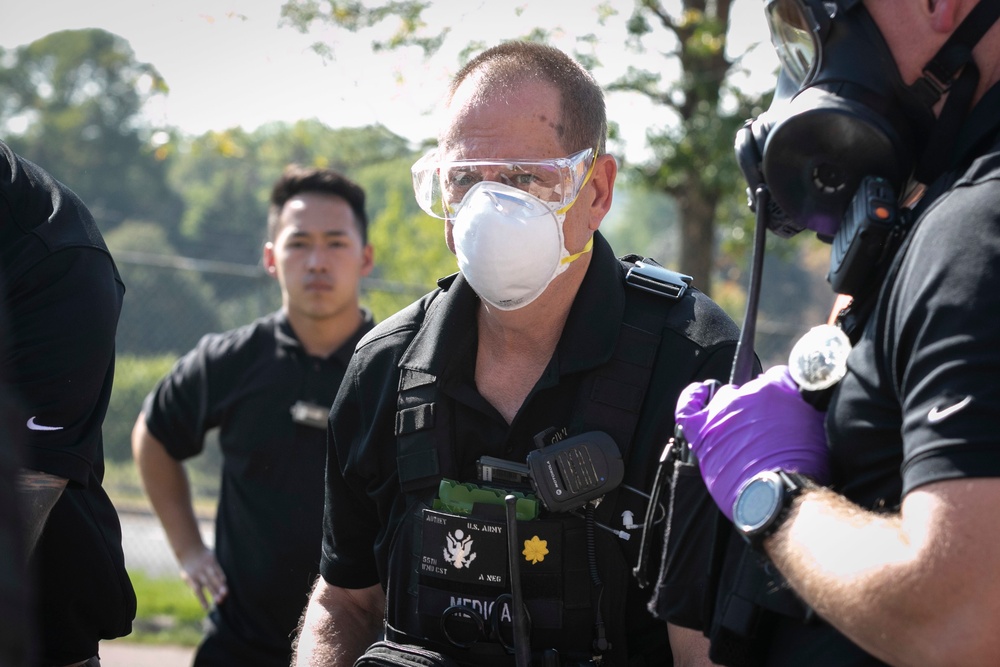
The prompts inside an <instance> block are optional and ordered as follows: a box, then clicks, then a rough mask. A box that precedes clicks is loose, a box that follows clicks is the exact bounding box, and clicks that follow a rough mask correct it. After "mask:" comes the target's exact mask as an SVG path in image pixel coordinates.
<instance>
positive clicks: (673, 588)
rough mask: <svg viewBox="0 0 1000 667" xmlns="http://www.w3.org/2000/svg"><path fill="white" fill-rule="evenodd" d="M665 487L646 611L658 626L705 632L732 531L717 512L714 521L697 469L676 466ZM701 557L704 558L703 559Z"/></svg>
mask: <svg viewBox="0 0 1000 667" xmlns="http://www.w3.org/2000/svg"><path fill="white" fill-rule="evenodd" d="M672 472H673V474H672V479H671V483H670V503H669V507H668V510H667V512H668V513H667V521H666V534H665V536H664V540H663V541H664V549H663V554H662V556H663V559H662V561H661V562H660V572H659V576H658V578H657V581H656V588H655V590H654V593H653V598H652V600H651V601H650V605H649V607H650V611H652V612H653V614H654V615H655V616H657V617H658V618H661V619H663V620H667V621H670V622H672V623H676V624H677V625H681V626H684V627H690V628H708V627H709V626H710V624H711V621H712V616H713V613H714V611H715V598H716V591H717V587H716V585H717V582H718V574H719V570H720V569H721V563H722V559H723V556H724V551H725V549H724V547H725V544H726V542H727V539H726V534H727V533H728V532H730V531H731V530H732V528H731V526H730V525H729V522H728V521H726V520H725V518H724V517H723V515H722V513H721V512H718V511H716V512H714V515H716V520H715V521H707V522H706V521H699V520H698V518H699V517H703V516H706V514H707V515H709V516H712V515H713V513H712V512H710V511H707V509H708V508H710V506H712V507H714V503H713V501H712V498H711V496H709V495H708V491H707V490H706V489H705V484H704V482H702V479H701V472H700V471H699V470H698V466H697V464H692V463H686V462H682V461H678V462H676V463H675V464H674V469H673V471H672ZM705 554H709V558H708V559H707V560H706V559H705Z"/></svg>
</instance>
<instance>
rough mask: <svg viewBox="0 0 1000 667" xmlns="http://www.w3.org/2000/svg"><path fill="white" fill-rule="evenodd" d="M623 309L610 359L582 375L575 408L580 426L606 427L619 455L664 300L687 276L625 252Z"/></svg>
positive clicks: (668, 301) (652, 354) (649, 367)
mask: <svg viewBox="0 0 1000 667" xmlns="http://www.w3.org/2000/svg"><path fill="white" fill-rule="evenodd" d="M620 262H621V264H622V267H623V269H624V271H625V284H626V286H627V287H628V288H629V289H626V290H625V312H624V314H623V322H622V327H621V329H620V331H619V334H618V342H617V343H616V345H615V351H614V354H613V355H612V357H611V359H610V360H609V361H608V362H607V363H606V364H604V365H603V366H601V367H600V368H597V369H595V370H594V371H592V372H591V373H590V375H589V376H588V377H587V379H585V380H584V382H583V385H582V387H581V393H580V396H579V398H578V400H577V406H578V407H577V413H578V414H579V415H582V417H583V423H584V428H586V429H588V430H590V429H593V430H601V431H605V432H606V433H608V434H609V435H610V436H611V437H612V438H613V439H614V441H615V443H616V444H617V445H618V447H619V449H620V450H621V452H622V457H623V458H625V457H626V455H627V453H628V450H629V448H630V446H631V444H632V438H633V437H634V433H635V428H636V425H637V424H638V421H639V414H640V412H641V410H642V404H643V400H644V399H645V396H646V389H647V387H648V386H649V380H650V377H651V376H652V373H653V365H654V364H655V363H656V355H657V352H658V350H659V348H660V339H661V338H662V334H663V327H664V326H665V324H666V319H667V314H668V313H669V312H670V306H671V305H673V304H674V303H676V302H677V301H679V300H680V299H681V298H682V297H683V296H684V293H685V292H686V291H687V288H688V286H689V285H690V284H691V277H690V276H685V275H683V274H680V273H676V272H675V271H670V270H669V269H665V268H664V267H662V266H660V265H659V264H657V263H656V262H655V261H654V260H651V259H645V258H642V257H639V256H638V255H626V256H625V257H622V258H621V260H620Z"/></svg>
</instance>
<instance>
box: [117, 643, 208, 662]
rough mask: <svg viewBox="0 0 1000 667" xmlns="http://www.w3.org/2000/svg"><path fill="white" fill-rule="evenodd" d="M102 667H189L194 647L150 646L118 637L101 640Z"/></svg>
mask: <svg viewBox="0 0 1000 667" xmlns="http://www.w3.org/2000/svg"><path fill="white" fill-rule="evenodd" d="M100 652H101V667H189V666H190V665H191V658H192V656H193V655H194V649H193V648H182V647H180V646H148V645H146V644H130V643H128V642H127V641H125V640H122V639H116V640H114V641H110V642H101V648H100Z"/></svg>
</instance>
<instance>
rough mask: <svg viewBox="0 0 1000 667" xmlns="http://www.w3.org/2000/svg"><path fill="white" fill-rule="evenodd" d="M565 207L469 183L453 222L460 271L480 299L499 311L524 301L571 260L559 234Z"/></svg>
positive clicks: (487, 184)
mask: <svg viewBox="0 0 1000 667" xmlns="http://www.w3.org/2000/svg"><path fill="white" fill-rule="evenodd" d="M567 210H569V206H566V207H565V208H563V209H560V210H559V212H556V211H553V210H552V208H551V207H550V206H549V205H548V204H546V203H545V202H544V201H542V200H541V199H538V198H537V197H535V196H533V195H531V194H529V193H527V192H524V191H522V190H520V189H518V188H515V187H512V186H510V185H505V184H503V183H498V182H495V181H480V182H479V183H476V184H475V185H474V186H472V187H471V188H470V189H469V191H468V193H466V195H465V198H464V199H463V201H462V205H461V207H460V208H459V210H458V213H457V215H456V216H455V218H454V219H453V220H452V224H453V238H454V240H455V254H456V255H457V257H458V267H459V269H460V270H461V271H462V275H464V276H465V279H466V280H468V281H469V284H470V285H471V286H472V288H473V289H474V290H475V291H476V293H477V294H478V295H479V297H480V298H481V299H483V300H484V301H486V302H487V303H489V304H491V305H493V306H494V307H496V308H499V309H500V310H516V309H518V308H523V307H524V306H526V305H528V304H529V303H531V302H532V301H534V300H535V299H537V298H538V297H539V295H541V293H542V292H544V291H545V288H546V287H548V286H549V283H551V282H552V281H553V280H554V279H555V278H556V276H558V275H559V274H561V273H562V272H563V271H565V270H566V269H567V268H568V267H569V265H570V263H571V262H573V261H574V260H576V259H577V258H578V257H580V256H581V255H583V254H584V253H587V252H590V250H591V248H592V247H593V243H594V241H593V238H591V239H590V241H588V242H587V245H586V247H585V248H584V249H583V250H582V251H580V252H578V253H576V254H574V255H570V254H569V252H568V251H567V250H566V241H565V238H564V236H563V221H564V220H565V219H566V211H567Z"/></svg>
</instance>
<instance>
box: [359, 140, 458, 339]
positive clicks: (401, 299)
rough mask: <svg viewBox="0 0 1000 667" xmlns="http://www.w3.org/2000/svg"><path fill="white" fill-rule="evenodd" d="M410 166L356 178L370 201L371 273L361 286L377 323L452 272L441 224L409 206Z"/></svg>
mask: <svg viewBox="0 0 1000 667" xmlns="http://www.w3.org/2000/svg"><path fill="white" fill-rule="evenodd" d="M413 161H414V160H413V159H412V158H411V157H406V158H400V159H397V160H393V161H391V162H385V163H382V164H377V165H372V166H370V167H366V168H364V169H361V170H359V171H358V173H357V174H356V178H357V181H358V183H359V184H361V186H362V187H364V188H365V191H366V192H367V193H369V198H370V200H371V205H370V206H369V210H370V211H371V213H372V216H373V217H372V219H371V224H370V226H369V230H368V236H369V241H370V242H371V244H372V246H373V247H374V249H375V269H374V271H373V272H372V275H371V280H369V281H366V285H369V288H368V289H366V295H365V300H366V302H367V304H368V306H369V307H370V308H371V309H372V312H373V313H374V314H375V317H376V319H379V320H382V319H385V318H386V317H388V316H389V315H391V314H392V313H394V312H396V311H397V310H399V309H400V308H402V307H403V306H405V305H407V304H408V303H410V302H412V301H414V299H415V298H417V297H418V296H420V295H422V294H424V293H426V292H429V291H431V290H432V289H433V288H434V287H435V281H436V279H437V278H441V277H443V276H446V275H448V274H450V273H454V272H455V271H457V270H458V266H457V264H456V263H455V256H454V255H452V254H451V252H450V251H449V250H448V247H447V246H446V245H445V242H444V227H443V224H444V223H442V222H441V221H440V220H438V219H436V218H432V217H430V216H428V215H426V214H425V213H423V212H422V211H421V210H420V208H419V207H418V206H417V204H416V202H415V201H414V198H413V189H412V186H411V182H410V165H411V164H412V163H413Z"/></svg>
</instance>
